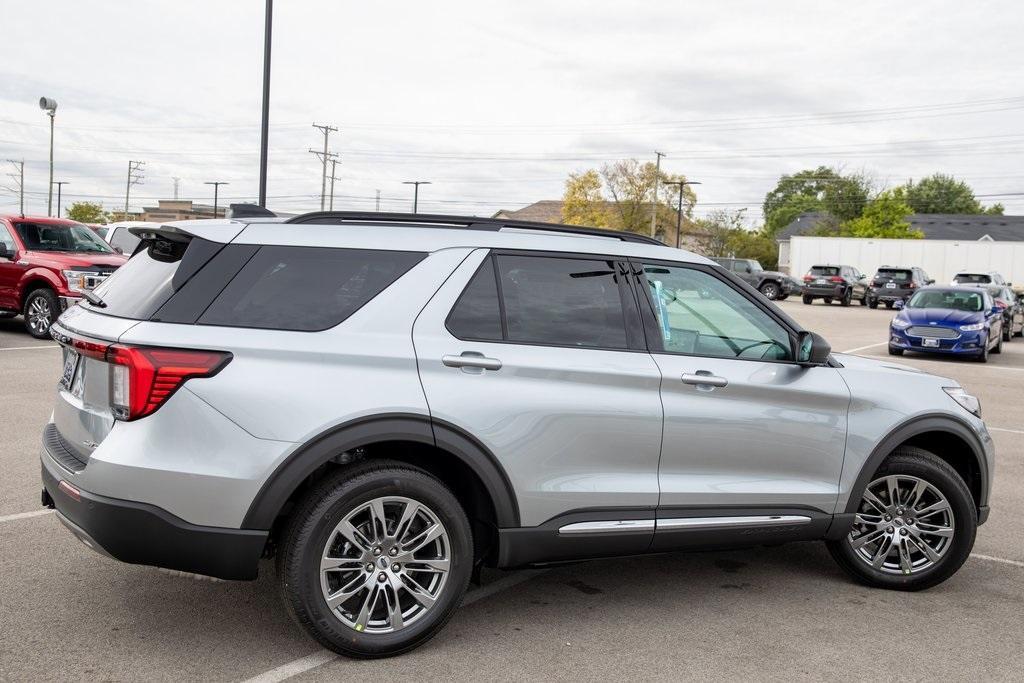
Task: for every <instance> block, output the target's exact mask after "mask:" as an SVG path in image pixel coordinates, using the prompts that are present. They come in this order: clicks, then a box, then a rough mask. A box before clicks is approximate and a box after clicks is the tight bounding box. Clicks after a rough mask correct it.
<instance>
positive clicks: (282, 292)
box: [199, 246, 426, 332]
mask: <svg viewBox="0 0 1024 683" xmlns="http://www.w3.org/2000/svg"><path fill="white" fill-rule="evenodd" d="M425 256H426V254H423V253H418V252H408V251H377V250H368V249H329V248H323V247H278V246H266V247H261V248H260V250H259V251H258V252H257V253H256V255H255V256H253V257H252V258H251V259H250V260H249V262H248V263H246V264H245V266H244V267H242V269H241V270H240V271H239V272H238V274H237V275H236V276H235V277H234V279H233V280H232V281H231V282H230V284H228V286H227V287H226V288H225V289H224V291H223V292H221V293H220V295H219V296H218V297H217V298H216V299H215V300H214V301H213V303H212V304H210V307H209V308H208V309H206V312H205V313H203V315H202V316H201V317H200V318H199V323H200V324H202V325H223V326H227V327H255V328H261V329H274V330H293V331H302V332H314V331H319V330H326V329H327V328H330V327H334V326H335V325H337V324H339V323H341V322H342V321H343V320H345V319H346V318H348V317H349V316H350V315H352V314H353V313H355V312H356V311H358V310H359V309H360V308H362V307H363V305H365V304H366V303H367V302H368V301H370V300H371V299H373V298H374V297H375V296H377V295H378V294H380V293H381V292H382V291H383V290H384V289H385V288H387V287H388V286H389V285H390V284H391V283H393V282H394V281H395V280H397V279H398V278H400V277H401V276H402V275H404V274H405V273H406V272H407V271H408V270H409V269H410V268H412V267H413V266H414V265H416V264H417V263H419V262H420V261H422V260H423V258H424V257H425Z"/></svg>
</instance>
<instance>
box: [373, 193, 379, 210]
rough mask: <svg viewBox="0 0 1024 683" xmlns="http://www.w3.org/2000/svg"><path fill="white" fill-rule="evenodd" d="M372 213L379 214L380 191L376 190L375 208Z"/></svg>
mask: <svg viewBox="0 0 1024 683" xmlns="http://www.w3.org/2000/svg"><path fill="white" fill-rule="evenodd" d="M374 211H377V212H378V213H379V212H380V190H377V208H376V209H374Z"/></svg>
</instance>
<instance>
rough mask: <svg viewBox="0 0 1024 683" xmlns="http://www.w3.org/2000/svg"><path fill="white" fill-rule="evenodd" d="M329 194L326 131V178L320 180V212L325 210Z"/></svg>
mask: <svg viewBox="0 0 1024 683" xmlns="http://www.w3.org/2000/svg"><path fill="white" fill-rule="evenodd" d="M326 193H327V131H324V176H323V178H321V179H320V210H321V211H323V210H324V194H326Z"/></svg>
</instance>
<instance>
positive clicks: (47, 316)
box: [24, 288, 60, 339]
mask: <svg viewBox="0 0 1024 683" xmlns="http://www.w3.org/2000/svg"><path fill="white" fill-rule="evenodd" d="M59 313H60V302H59V301H58V300H57V295H56V294H54V293H53V290H51V289H46V288H44V289H37V290H35V291H34V292H32V293H31V294H29V295H28V298H26V299H25V311H24V315H25V329H26V330H27V331H28V333H29V334H30V335H32V336H33V337H35V338H36V339H46V338H47V337H49V336H50V325H52V324H53V321H55V320H56V319H57V315H58V314H59Z"/></svg>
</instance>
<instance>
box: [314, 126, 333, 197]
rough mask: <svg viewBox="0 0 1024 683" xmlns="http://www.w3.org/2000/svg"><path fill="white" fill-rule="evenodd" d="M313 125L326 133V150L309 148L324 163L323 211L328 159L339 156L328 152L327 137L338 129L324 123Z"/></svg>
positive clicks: (321, 187) (322, 177)
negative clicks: (319, 150)
mask: <svg viewBox="0 0 1024 683" xmlns="http://www.w3.org/2000/svg"><path fill="white" fill-rule="evenodd" d="M313 127H314V128H319V129H320V131H321V132H322V133H323V134H324V151H323V152H318V151H317V150H314V149H311V150H309V151H310V153H311V154H316V155H317V156H318V157H319V158H320V161H321V162H322V163H323V175H322V176H321V179H320V210H321V211H323V210H324V198H325V195H326V194H327V161H328V158H329V157H337V156H338V155H337V154H335V153H334V152H328V151H327V138H328V137H329V136H330V134H331V133H334V132H337V130H338V129H337V128H334V127H333V126H328V125H323V126H322V125H319V124H316V123H314V124H313Z"/></svg>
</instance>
